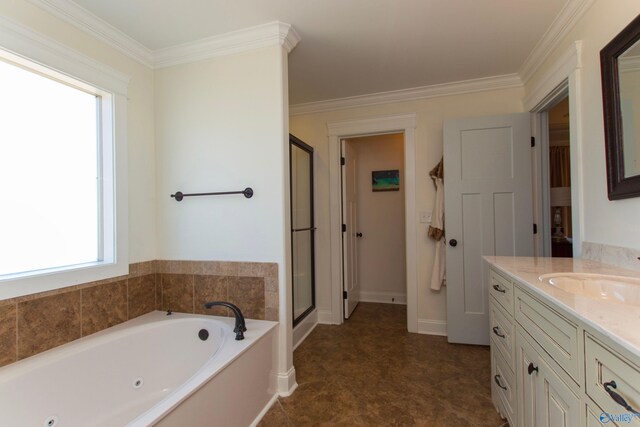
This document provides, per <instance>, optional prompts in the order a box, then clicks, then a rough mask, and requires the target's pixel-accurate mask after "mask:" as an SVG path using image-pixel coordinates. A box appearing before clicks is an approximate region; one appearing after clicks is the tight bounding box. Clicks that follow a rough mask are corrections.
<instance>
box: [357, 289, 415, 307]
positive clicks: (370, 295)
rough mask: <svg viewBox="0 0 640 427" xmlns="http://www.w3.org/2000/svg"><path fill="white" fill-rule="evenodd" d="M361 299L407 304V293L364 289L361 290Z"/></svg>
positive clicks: (364, 300)
mask: <svg viewBox="0 0 640 427" xmlns="http://www.w3.org/2000/svg"><path fill="white" fill-rule="evenodd" d="M360 301H362V302H378V303H384V304H404V305H406V304H407V294H400V293H396V292H384V291H363V290H360Z"/></svg>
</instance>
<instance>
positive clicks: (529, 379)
mask: <svg viewBox="0 0 640 427" xmlns="http://www.w3.org/2000/svg"><path fill="white" fill-rule="evenodd" d="M503 291H504V292H503ZM489 313H490V335H491V340H490V345H491V392H492V393H491V395H492V400H493V403H494V405H495V407H496V409H497V410H498V412H499V413H500V414H501V415H502V416H503V417H504V418H506V419H507V420H508V421H509V425H510V426H518V427H538V426H544V427H575V426H589V427H596V426H616V425H637V426H640V414H639V415H638V416H634V415H633V413H632V412H630V410H629V409H628V408H632V410H638V409H640V363H639V362H640V357H638V355H636V354H634V353H633V352H631V351H625V350H624V349H621V348H620V347H618V346H617V345H616V344H615V343H614V342H613V341H612V340H611V339H610V338H608V337H607V336H606V335H604V334H602V332H601V331H596V330H593V329H592V328H591V326H589V325H587V324H585V322H581V321H580V320H579V319H578V318H577V317H576V316H575V315H573V314H572V313H571V312H570V310H567V309H566V308H564V307H562V306H561V305H560V304H557V303H554V301H553V299H549V298H542V297H540V296H539V295H537V294H536V292H533V291H532V290H531V287H530V285H528V284H526V283H521V282H520V281H519V280H518V277H515V276H514V277H512V276H510V275H508V274H506V273H504V272H502V271H500V270H498V269H497V268H495V267H492V268H491V269H490V271H489ZM612 393H616V394H612ZM616 395H617V396H618V398H615V396H616ZM623 401H624V402H625V403H626V405H627V406H628V408H627V409H625V408H624V407H623V406H621V402H623ZM607 414H612V415H614V417H615V416H618V415H622V416H625V415H624V414H629V415H628V416H627V418H623V419H621V420H616V419H608V418H604V419H603V416H605V417H606V416H607ZM627 420H628V421H627Z"/></svg>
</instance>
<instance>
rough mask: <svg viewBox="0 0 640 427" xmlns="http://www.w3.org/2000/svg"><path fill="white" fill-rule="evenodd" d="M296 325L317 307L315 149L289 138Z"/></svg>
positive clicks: (294, 318)
mask: <svg viewBox="0 0 640 427" xmlns="http://www.w3.org/2000/svg"><path fill="white" fill-rule="evenodd" d="M289 165H290V176H291V252H292V253H291V261H292V262H291V264H292V270H293V271H292V273H293V274H292V286H293V326H296V325H297V324H298V323H300V321H302V319H304V318H305V317H306V316H307V315H308V314H309V313H310V312H312V311H313V309H314V308H315V271H314V268H315V266H314V257H315V252H314V246H315V245H314V237H315V231H316V227H315V224H314V218H313V148H312V147H310V146H309V145H307V144H305V143H304V142H302V141H301V140H299V139H298V138H296V137H295V136H293V135H289Z"/></svg>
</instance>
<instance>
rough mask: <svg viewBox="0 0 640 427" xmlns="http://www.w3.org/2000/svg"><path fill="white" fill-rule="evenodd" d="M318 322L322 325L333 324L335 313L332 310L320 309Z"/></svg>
mask: <svg viewBox="0 0 640 427" xmlns="http://www.w3.org/2000/svg"><path fill="white" fill-rule="evenodd" d="M318 323H320V324H321V325H333V313H331V310H318Z"/></svg>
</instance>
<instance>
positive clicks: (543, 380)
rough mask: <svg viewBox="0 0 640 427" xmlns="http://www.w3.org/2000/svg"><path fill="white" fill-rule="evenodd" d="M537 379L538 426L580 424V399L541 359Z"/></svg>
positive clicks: (554, 426)
mask: <svg viewBox="0 0 640 427" xmlns="http://www.w3.org/2000/svg"><path fill="white" fill-rule="evenodd" d="M539 362H540V364H539V365H538V366H537V367H538V371H537V372H536V373H535V375H536V376H537V378H536V381H537V384H536V393H537V396H536V411H535V417H536V426H540V427H573V426H577V425H579V424H580V399H578V397H577V396H576V395H575V394H573V392H572V391H571V389H570V388H569V387H568V386H567V385H566V384H565V383H564V382H563V381H562V379H560V377H559V376H558V375H557V374H556V373H555V372H553V370H552V369H551V367H550V366H549V365H547V364H546V363H545V361H544V358H540V359H539Z"/></svg>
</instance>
